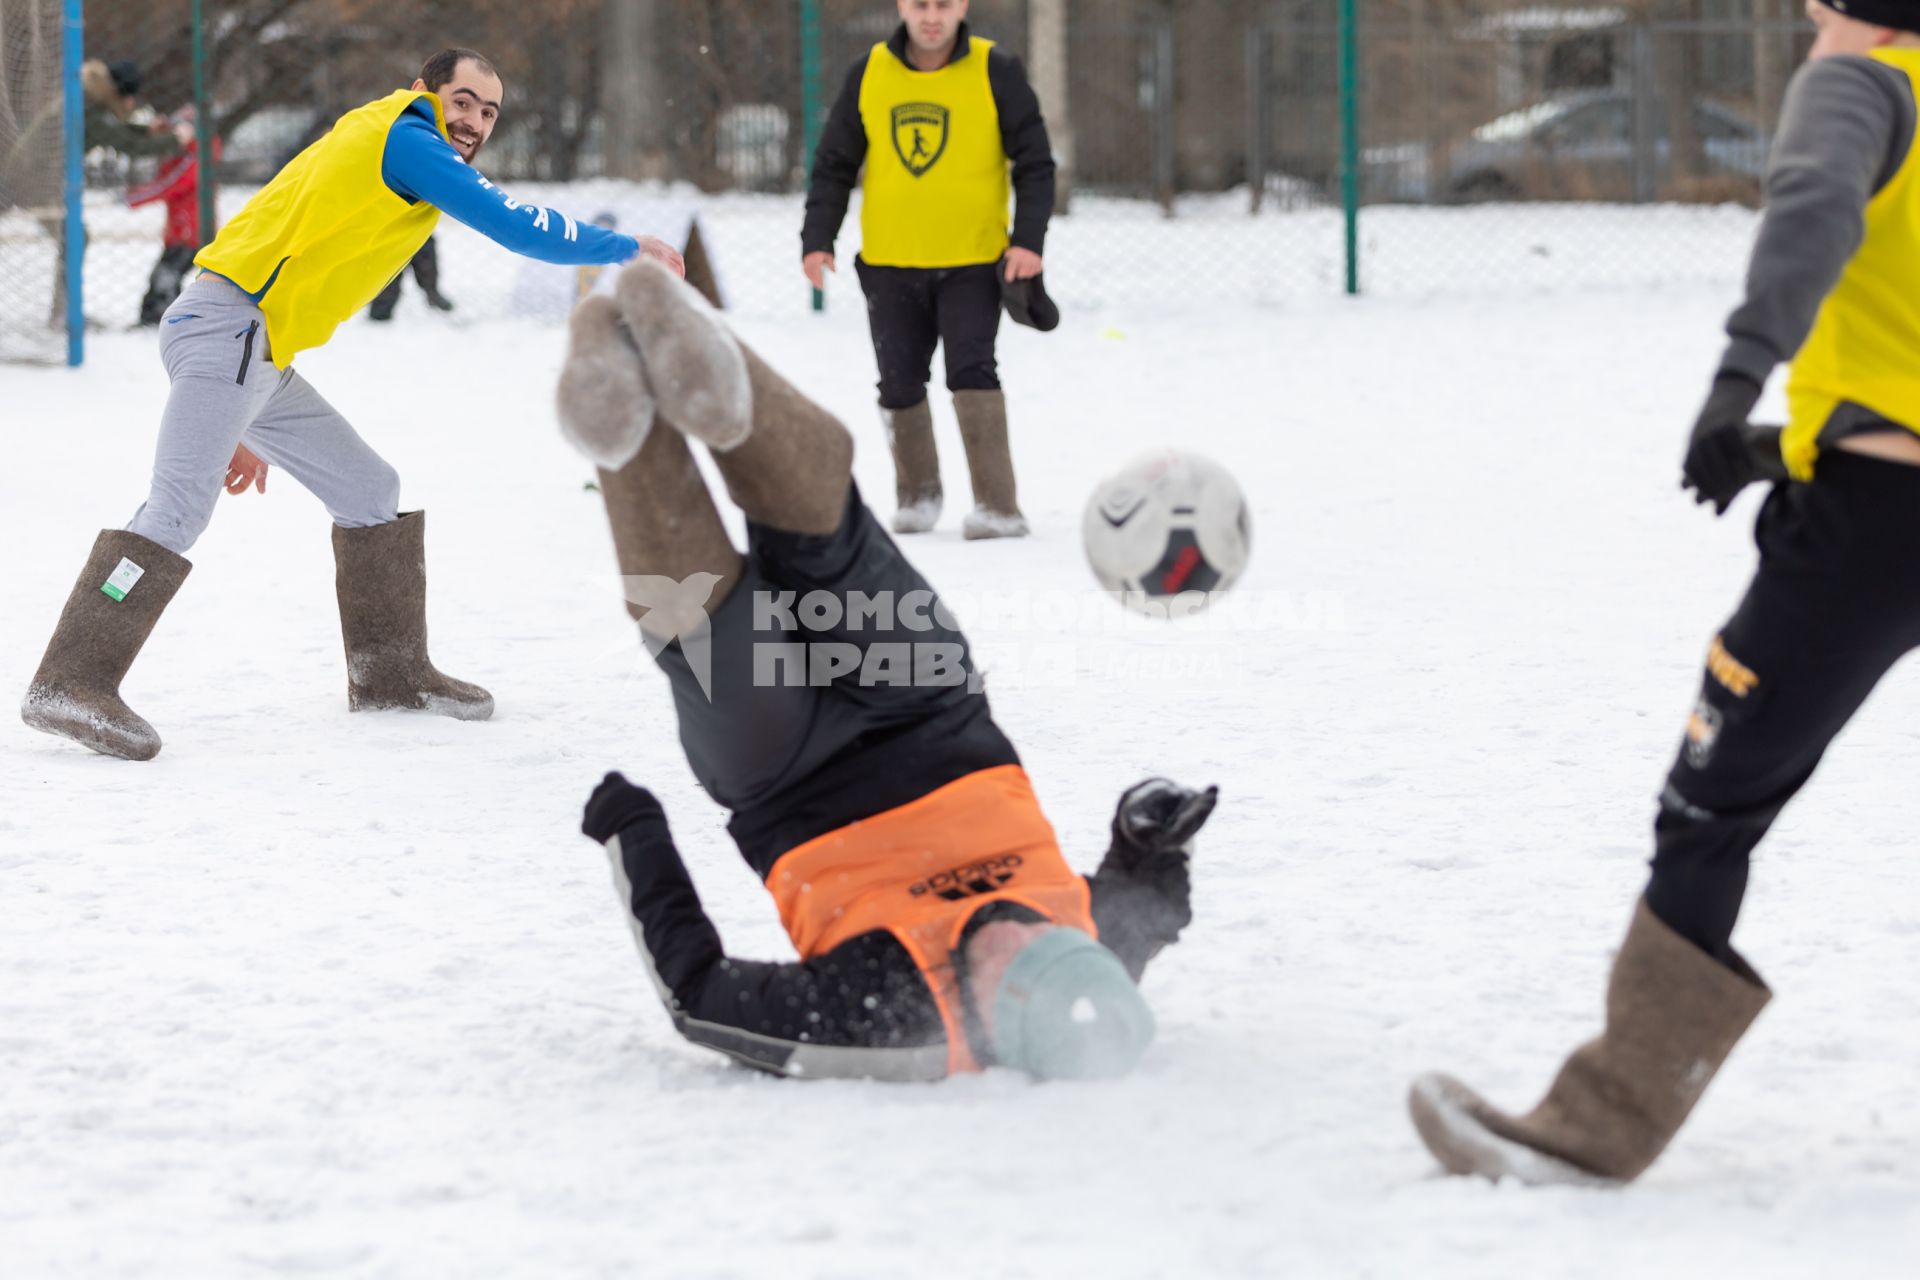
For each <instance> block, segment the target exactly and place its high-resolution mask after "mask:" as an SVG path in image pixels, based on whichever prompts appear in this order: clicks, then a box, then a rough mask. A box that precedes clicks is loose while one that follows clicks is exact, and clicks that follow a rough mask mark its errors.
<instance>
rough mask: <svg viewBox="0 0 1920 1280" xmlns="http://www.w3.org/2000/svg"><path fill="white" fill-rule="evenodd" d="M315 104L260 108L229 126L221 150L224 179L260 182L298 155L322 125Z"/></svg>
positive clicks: (236, 181)
mask: <svg viewBox="0 0 1920 1280" xmlns="http://www.w3.org/2000/svg"><path fill="white" fill-rule="evenodd" d="M325 123H326V122H325V121H324V120H323V119H322V112H321V110H320V108H318V107H298V106H280V107H263V108H261V109H260V110H258V111H256V112H254V113H253V114H252V115H250V116H248V117H247V118H246V119H245V120H242V121H241V122H240V123H239V124H237V125H235V126H234V127H233V130H232V132H231V133H229V134H228V135H227V137H226V143H225V150H224V151H223V152H222V153H221V159H220V177H221V180H222V181H224V182H233V183H239V184H241V185H250V184H258V183H263V182H265V181H266V180H267V179H269V178H271V177H273V175H274V174H276V173H278V172H280V170H281V169H282V168H283V167H285V165H286V163H287V161H289V160H291V159H293V158H294V157H295V156H297V155H299V154H300V151H301V149H302V148H303V147H305V146H306V145H307V144H308V143H309V142H312V141H313V140H314V138H315V137H317V136H318V135H319V133H320V131H321V129H322V128H323V126H324V125H325Z"/></svg>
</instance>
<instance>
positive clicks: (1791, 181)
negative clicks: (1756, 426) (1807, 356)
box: [1720, 56, 1915, 383]
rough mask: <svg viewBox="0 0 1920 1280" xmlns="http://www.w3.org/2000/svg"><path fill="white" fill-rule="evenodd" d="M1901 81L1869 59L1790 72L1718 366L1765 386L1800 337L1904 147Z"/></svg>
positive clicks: (1907, 110)
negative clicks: (1742, 294)
mask: <svg viewBox="0 0 1920 1280" xmlns="http://www.w3.org/2000/svg"><path fill="white" fill-rule="evenodd" d="M1914 117H1915V109H1914V94H1913V89H1912V88H1911V87H1910V86H1909V85H1908V83H1907V77H1906V76H1905V75H1903V74H1902V73H1901V72H1899V71H1897V70H1895V69H1894V68H1893V67H1890V66H1887V65H1886V64H1885V63H1880V62H1875V61H1873V60H1872V59H1871V58H1857V57H1851V56H1846V57H1836V58H1823V59H1821V60H1820V61H1818V62H1810V63H1808V64H1807V65H1806V66H1804V67H1802V68H1800V70H1799V71H1798V72H1797V73H1796V74H1795V75H1794V77H1793V82H1792V84H1790V85H1789V86H1788V88H1787V101H1786V106H1785V107H1784V108H1783V109H1782V110H1781V113H1780V131H1779V133H1778V134H1776V135H1775V137H1774V143H1773V155H1772V157H1771V159H1770V160H1769V162H1768V165H1767V184H1766V186H1767V193H1766V194H1767V212H1766V216H1765V217H1764V218H1762V219H1761V222H1760V237H1759V241H1758V243H1756V244H1755V245H1754V248H1753V260H1752V262H1751V263H1749V265H1748V267H1747V296H1746V300H1745V301H1744V302H1742V303H1741V304H1740V305H1739V307H1737V308H1736V309H1735V310H1734V312H1733V314H1732V315H1731V316H1729V317H1728V318H1727V338H1728V343H1727V350H1726V354H1725V355H1723V356H1722V357H1721V358H1720V372H1721V373H1732V374H1738V375H1740V376H1742V377H1745V378H1750V379H1752V380H1753V381H1754V382H1758V383H1764V382H1766V380H1767V375H1768V374H1770V373H1772V372H1773V367H1774V366H1775V365H1776V364H1780V363H1782V362H1784V361H1787V360H1791V359H1792V358H1793V356H1794V353H1795V352H1797V351H1799V349H1800V344H1801V343H1803V342H1805V341H1806V340H1807V334H1808V333H1809V332H1810V331H1811V330H1812V329H1813V322H1814V319H1815V317H1816V316H1818V314H1819V312H1820V304H1821V303H1822V302H1824V301H1825V300H1826V297H1827V294H1829V293H1831V292H1832V291H1833V287H1834V285H1836V284H1838V283H1839V281H1840V274H1841V272H1843V271H1844V270H1846V266H1847V262H1848V261H1849V260H1850V259H1851V258H1852V257H1853V255H1854V251H1855V250H1857V249H1858V248H1859V247H1860V240H1861V237H1862V236H1863V235H1864V234H1865V212H1866V207H1867V202H1868V201H1869V200H1871V199H1872V198H1873V196H1874V194H1875V193H1876V192H1878V191H1879V190H1880V188H1882V187H1883V186H1885V185H1886V184H1887V183H1888V182H1889V181H1890V180H1891V179H1892V178H1893V175H1894V174H1895V173H1897V172H1898V171H1899V169H1900V165H1901V162H1902V161H1903V160H1904V159H1905V158H1906V155H1907V149H1908V148H1909V147H1911V146H1912V145H1913V137H1914Z"/></svg>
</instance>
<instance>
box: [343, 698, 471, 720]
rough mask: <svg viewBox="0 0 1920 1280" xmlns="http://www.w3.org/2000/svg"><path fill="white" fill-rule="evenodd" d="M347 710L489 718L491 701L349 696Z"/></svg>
mask: <svg viewBox="0 0 1920 1280" xmlns="http://www.w3.org/2000/svg"><path fill="white" fill-rule="evenodd" d="M347 710H348V711H350V712H353V713H355V714H358V713H359V712H362V711H412V712H418V713H419V714H421V715H429V716H445V717H447V718H448V719H449V720H469V721H480V720H491V719H493V701H492V699H488V700H487V701H486V702H461V701H460V700H459V699H457V698H438V697H435V696H433V695H432V694H426V695H423V696H422V697H421V699H420V701H418V702H374V701H371V700H369V699H364V698H349V699H348V700H347Z"/></svg>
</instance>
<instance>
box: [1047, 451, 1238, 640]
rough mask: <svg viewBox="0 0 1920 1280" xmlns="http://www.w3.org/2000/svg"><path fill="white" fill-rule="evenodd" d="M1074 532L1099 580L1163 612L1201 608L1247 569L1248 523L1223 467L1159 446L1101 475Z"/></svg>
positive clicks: (1132, 604) (1148, 609) (1137, 605)
mask: <svg viewBox="0 0 1920 1280" xmlns="http://www.w3.org/2000/svg"><path fill="white" fill-rule="evenodd" d="M1080 532H1081V540H1082V542H1083V543H1084V544H1085V546H1086V551H1087V563H1088V564H1089V565H1091V566H1093V576H1094V577H1096V578H1098V579H1099V580H1100V585H1101V586H1102V587H1105V588H1106V589H1107V590H1108V591H1111V592H1114V593H1115V594H1116V595H1117V596H1118V597H1119V599H1120V602H1121V603H1122V604H1124V605H1126V606H1127V607H1128V608H1130V609H1135V610H1138V611H1139V612H1141V613H1146V614H1152V615H1155V616H1158V617H1169V616H1179V615H1182V614H1186V613H1193V612H1196V611H1198V610H1200V609H1203V608H1205V607H1206V605H1207V604H1208V602H1209V601H1210V600H1211V599H1212V598H1213V596H1214V595H1216V594H1218V593H1219V592H1222V591H1225V590H1226V589H1227V588H1228V587H1231V586H1232V585H1233V584H1234V582H1235V580H1237V579H1238V578H1239V577H1240V575H1241V574H1242V573H1244V572H1245V571H1246V567H1247V554H1248V549H1249V547H1250V545H1251V542H1252V536H1253V524H1252V520H1251V519H1250V517H1249V516H1248V514H1247V500H1246V498H1245V497H1244V496H1243V495H1242V494H1241V492H1240V486H1239V485H1238V484H1236V483H1235V482H1234V479H1233V476H1232V475H1230V474H1229V473H1228V471H1227V469H1226V468H1225V467H1223V466H1221V465H1220V464H1219V463H1217V462H1215V461H1213V460H1212V459H1210V458H1203V457H1201V456H1200V455H1198V454H1194V453H1182V452H1180V451H1179V450H1175V449H1162V450H1158V451H1156V452H1153V453H1149V454H1144V455H1142V456H1141V457H1138V458H1135V459H1134V460H1133V461H1132V462H1130V463H1128V464H1127V466H1126V467H1124V468H1123V469H1122V470H1121V471H1120V472H1119V473H1118V474H1116V475H1113V476H1110V477H1109V478H1107V479H1106V480H1103V481H1101V483H1100V485H1099V487H1098V488H1096V489H1095V490H1094V491H1093V498H1092V500H1091V501H1089V502H1088V503H1087V514H1086V516H1085V518H1084V519H1083V520H1082V521H1081V526H1080Z"/></svg>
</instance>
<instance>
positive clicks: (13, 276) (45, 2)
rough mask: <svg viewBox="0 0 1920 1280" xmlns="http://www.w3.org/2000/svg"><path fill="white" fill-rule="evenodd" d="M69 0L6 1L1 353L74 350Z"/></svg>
mask: <svg viewBox="0 0 1920 1280" xmlns="http://www.w3.org/2000/svg"><path fill="white" fill-rule="evenodd" d="M63 7H64V6H63V5H62V2H61V0H0V360H5V361H20V360H33V361H41V360H44V361H57V360H60V359H62V358H63V357H64V355H65V352H66V299H65V289H64V288H63V287H62V283H61V281H60V262H61V242H62V240H63V239H64V231H65V219H66V209H65V197H64V188H63V176H64V170H65V159H66V129H65V121H64V120H63V118H62V110H63V105H64V95H63V92H62V81H63V75H62V67H61V23H60V19H61V10H62V8H63Z"/></svg>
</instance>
